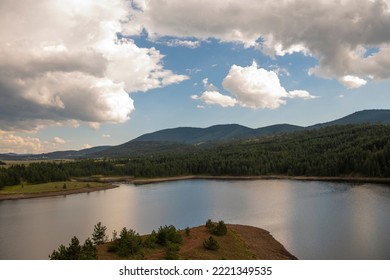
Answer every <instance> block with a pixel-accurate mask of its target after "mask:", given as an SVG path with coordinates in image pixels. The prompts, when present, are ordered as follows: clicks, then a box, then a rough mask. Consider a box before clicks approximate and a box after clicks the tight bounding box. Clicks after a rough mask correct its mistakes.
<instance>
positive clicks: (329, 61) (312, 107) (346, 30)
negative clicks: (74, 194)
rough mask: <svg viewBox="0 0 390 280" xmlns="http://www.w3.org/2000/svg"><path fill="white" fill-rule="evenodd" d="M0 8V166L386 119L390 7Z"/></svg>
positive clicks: (190, 4)
mask: <svg viewBox="0 0 390 280" xmlns="http://www.w3.org/2000/svg"><path fill="white" fill-rule="evenodd" d="M34 3H35V2H34ZM260 4H261V5H260ZM1 5H2V6H1V9H0V10H1V12H0V13H1V17H0V18H1V19H0V24H1V25H2V26H5V27H6V28H3V29H2V30H1V31H0V72H1V73H2V76H1V78H0V153H7V152H16V153H42V152H49V151H54V150H67V149H76V150H78V149H82V148H85V147H92V146H99V145H116V144H121V143H124V142H126V141H128V140H131V139H133V138H135V137H137V136H139V135H141V134H144V133H148V132H152V131H156V130H160V129H165V128H172V127H179V126H192V127H208V126H211V125H215V124H226V123H237V124H241V125H245V126H248V127H252V128H257V127H262V126H267V125H272V124H278V123H290V124H296V125H302V126H307V125H311V124H315V123H319V122H325V121H329V120H333V119H336V118H339V117H343V116H345V115H348V114H351V113H353V112H355V111H359V110H364V109H389V108H390V98H389V94H390V93H389V90H388V89H389V88H390V82H389V78H390V70H389V69H390V33H389V30H390V12H389V10H390V9H389V7H390V6H389V5H388V2H387V1H368V0H367V1H366V0H361V1H348V0H346V1H343V4H342V5H341V4H340V2H339V1H327V2H324V1H305V0H302V1H281V2H278V3H277V4H276V2H273V1H263V2H261V3H260V2H259V1H254V0H250V1H245V2H243V3H241V2H234V1H212V2H211V3H209V2H208V1H194V0H190V1H177V0H170V1H166V2H162V1H159V0H155V1H141V0H137V1H125V0H113V1H108V0H99V1H83V4H82V5H81V4H80V3H79V1H69V3H67V4H66V5H65V4H61V3H54V2H53V1H48V0H47V1H41V2H40V3H39V4H34V6H32V7H33V8H31V9H26V7H27V6H28V5H30V1H28V0H23V1H17V3H15V1H3V3H2V4H1ZM291 11H294V12H291ZM326 12H328V13H326ZM18 18H19V19H21V20H16V19H18Z"/></svg>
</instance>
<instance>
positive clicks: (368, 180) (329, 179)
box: [0, 175, 390, 201]
mask: <svg viewBox="0 0 390 280" xmlns="http://www.w3.org/2000/svg"><path fill="white" fill-rule="evenodd" d="M91 178H93V177H89V178H88V179H91ZM121 179H122V180H121ZM183 180H229V181H230V180H297V181H322V182H336V183H358V184H365V183H368V184H383V185H389V186H390V178H376V177H327V176H324V177H316V176H286V175H266V176H211V175H188V176H174V177H162V178H143V179H136V178H134V177H130V176H118V177H101V178H98V179H97V178H94V179H93V180H89V181H90V182H92V181H95V182H105V183H112V182H114V181H115V182H119V183H132V184H134V185H135V186H142V185H148V184H154V183H164V182H174V181H183ZM71 181H79V182H89V181H88V180H87V178H72V179H71ZM117 187H119V186H117V185H112V184H107V185H104V186H101V187H89V188H80V189H76V190H61V191H53V192H40V193H18V194H0V201H3V200H17V199H30V198H42V197H51V196H61V195H71V194H79V193H89V192H94V191H101V190H109V189H114V188H117Z"/></svg>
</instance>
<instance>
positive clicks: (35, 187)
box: [0, 181, 104, 195]
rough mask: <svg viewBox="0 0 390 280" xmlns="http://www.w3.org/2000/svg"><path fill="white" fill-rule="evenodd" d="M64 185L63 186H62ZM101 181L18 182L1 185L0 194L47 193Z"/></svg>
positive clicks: (95, 184)
mask: <svg viewBox="0 0 390 280" xmlns="http://www.w3.org/2000/svg"><path fill="white" fill-rule="evenodd" d="M64 186H65V188H64ZM102 186H104V184H103V183H95V182H88V183H84V182H83V183H81V182H65V181H62V182H52V183H44V184H20V185H15V186H7V187H3V188H2V189H1V190H0V194H3V195H8V194H34V193H47V192H58V191H65V190H68V191H73V190H78V189H83V188H95V187H102Z"/></svg>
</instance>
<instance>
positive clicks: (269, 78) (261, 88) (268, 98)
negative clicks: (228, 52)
mask: <svg viewBox="0 0 390 280" xmlns="http://www.w3.org/2000/svg"><path fill="white" fill-rule="evenodd" d="M222 85H223V87H224V88H225V89H226V90H228V91H230V92H231V93H232V94H233V95H234V96H235V97H236V99H237V101H238V102H239V104H240V105H241V106H243V107H249V108H254V109H276V108H278V107H279V106H280V105H282V104H285V103H286V101H285V100H284V99H283V98H285V97H287V96H288V93H287V91H286V90H285V89H284V88H283V87H282V86H281V85H280V81H279V78H278V75H276V73H275V72H273V71H267V70H265V69H263V68H259V67H258V66H257V64H256V62H255V61H254V62H253V64H252V65H250V66H247V67H241V66H237V65H233V66H232V67H231V68H230V71H229V73H228V75H227V76H226V77H225V79H224V80H223V82H222Z"/></svg>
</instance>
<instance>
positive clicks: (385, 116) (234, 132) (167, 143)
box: [0, 110, 390, 160]
mask: <svg viewBox="0 0 390 280" xmlns="http://www.w3.org/2000/svg"><path fill="white" fill-rule="evenodd" d="M347 124H390V110H364V111H359V112H355V113H353V114H350V115H348V116H345V117H343V118H340V119H337V120H333V121H330V122H326V123H319V124H315V125H312V126H308V127H301V126H296V125H291V124H276V125H271V126H266V127H261V128H257V129H253V128H249V127H245V126H242V125H238V124H224V125H214V126H211V127H207V128H197V127H178V128H170V129H163V130H159V131H156V132H152V133H147V134H144V135H141V136H139V137H137V138H135V139H133V140H131V141H129V142H126V143H124V144H121V145H118V146H112V147H110V146H100V147H94V148H90V149H84V150H80V151H60V152H53V153H46V154H40V155H16V154H0V159H2V160H18V159H71V158H89V157H118V156H138V155H153V154H158V153H166V152H171V153H176V152H181V151H189V150H192V149H197V148H200V147H209V146H212V145H215V144H218V143H221V142H228V141H235V140H243V139H250V138H256V137H263V136H270V135H275V134H281V133H291V132H295V131H301V130H309V129H316V128H321V127H326V126H334V125H347Z"/></svg>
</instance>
